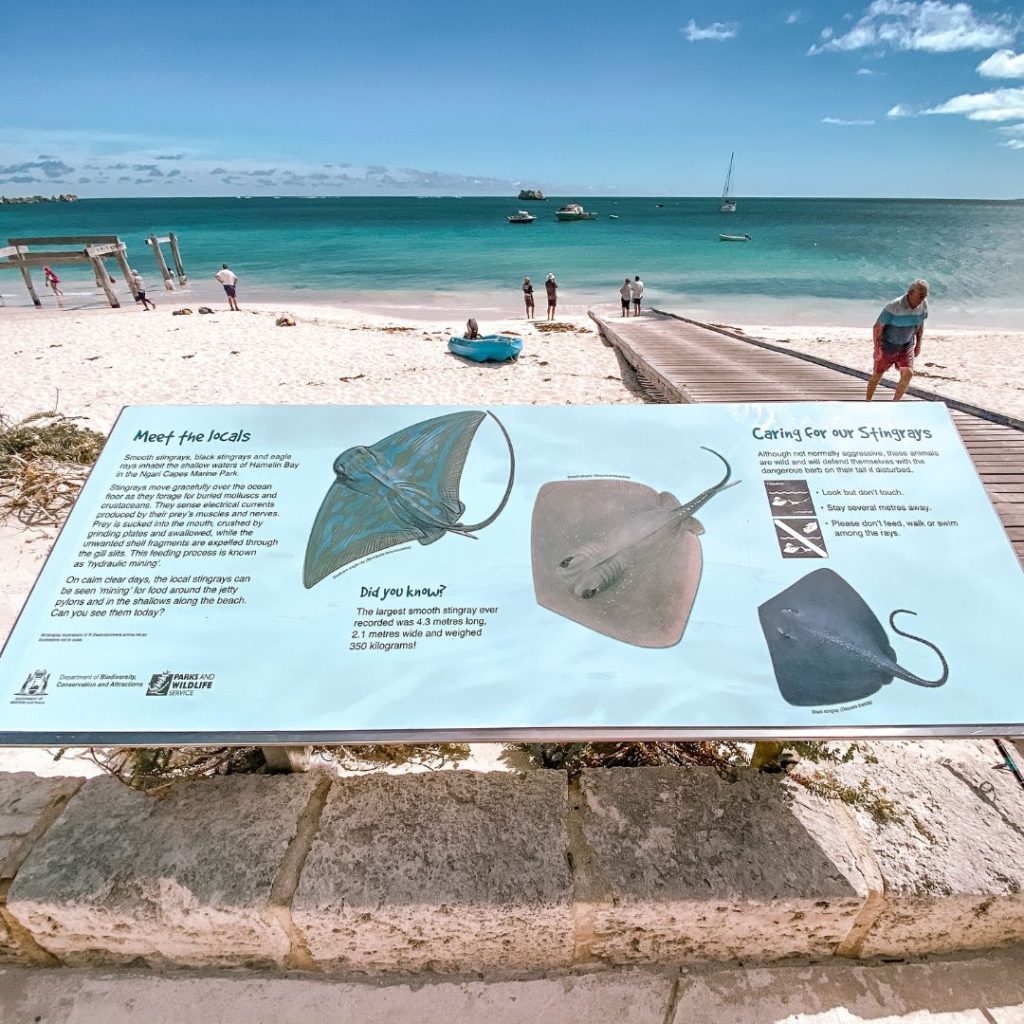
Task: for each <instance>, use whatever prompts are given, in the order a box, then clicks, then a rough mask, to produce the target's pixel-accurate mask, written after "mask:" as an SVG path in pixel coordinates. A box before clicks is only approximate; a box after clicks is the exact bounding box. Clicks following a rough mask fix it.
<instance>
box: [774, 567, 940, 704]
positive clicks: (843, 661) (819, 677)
mask: <svg viewBox="0 0 1024 1024" xmlns="http://www.w3.org/2000/svg"><path fill="white" fill-rule="evenodd" d="M757 614H758V616H759V618H760V619H761V628H762V629H763V630H764V638H765V640H766V641H767V643H768V652H769V654H770V655H771V658H772V666H773V667H774V669H775V680H776V682H777V683H778V684H779V690H780V692H781V693H782V696H783V697H784V698H785V700H786V701H788V702H789V703H790V704H798V705H802V706H806V705H811V704H846V703H848V702H850V701H856V700H863V699H864V698H865V697H870V696H871V695H872V694H873V693H877V692H878V691H879V690H880V689H881V688H882V687H883V686H886V685H888V684H889V683H891V682H892V681H893V679H894V678H899V679H904V680H906V681H907V682H908V683H914V684H915V685H917V686H928V687H936V686H942V685H943V683H945V682H946V679H947V678H948V677H949V666H948V665H947V664H946V659H945V657H944V656H943V654H942V651H940V650H939V649H938V647H936V646H935V644H933V643H931V642H930V641H929V640H925V639H923V638H922V637H919V636H914V634H913V633H905V632H904V631H903V630H902V629H900V628H899V626H897V625H896V621H895V620H896V616H897V615H901V614H903V615H916V614H917V613H916V612H912V611H909V610H908V609H906V608H898V609H896V610H895V611H894V612H892V613H891V614H890V615H889V625H890V627H891V628H892V630H893V632H895V633H897V634H898V635H899V636H903V637H906V638H907V639H908V640H916V641H918V643H922V644H924V645H925V646H926V647H930V648H931V649H932V650H933V651H934V652H935V653H936V654H937V655H938V656H939V661H940V662H942V675H941V677H940V678H938V679H934V680H928V679H922V678H921V677H920V676H916V675H914V674H913V672H908V671H907V670H906V669H905V668H901V667H900V665H898V664H897V662H896V652H895V651H894V650H893V649H892V645H891V644H890V643H889V638H888V636H887V635H886V632H885V630H884V629H883V628H882V624H881V623H880V622H879V621H878V619H877V618H876V617H875V614H874V612H872V610H871V609H870V608H869V607H868V606H867V604H866V603H865V601H864V599H863V598H862V597H861V596H860V594H858V593H857V591H856V590H854V589H853V587H851V586H850V584H849V583H847V582H846V580H844V579H843V578H842V576H840V575H839V574H838V573H835V572H833V571H832V570H831V569H815V571H814V572H812V573H809V574H808V575H807V576H805V577H804V578H803V579H801V580H798V581H797V582H796V583H794V584H793V585H792V586H791V587H787V588H786V589H785V590H783V591H782V592H781V593H779V594H776V595H775V597H773V598H772V599H771V600H770V601H765V603H764V604H763V605H761V607H760V608H758V610H757Z"/></svg>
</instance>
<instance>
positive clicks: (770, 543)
mask: <svg viewBox="0 0 1024 1024" xmlns="http://www.w3.org/2000/svg"><path fill="white" fill-rule="evenodd" d="M1022 664H1024V575H1022V573H1021V567H1020V565H1019V563H1018V561H1017V559H1016V557H1015V555H1014V552H1013V549H1012V547H1011V546H1010V543H1009V541H1008V539H1007V537H1006V534H1005V532H1004V530H1003V529H1002V526H1001V524H1000V522H999V520H998V518H997V517H996V514H995V512H994V510H993V508H992V506H991V504H990V503H989V501H988V498H987V496H986V494H985V491H984V489H983V487H982V485H981V482H980V481H979V479H978V477H977V474H976V472H975V470H974V467H973V465H972V464H971V461H970V458H969V457H968V455H967V453H966V451H965V449H964V447H963V444H962V442H961V440H960V438H959V435H958V434H957V431H956V429H955V428H954V426H953V424H952V422H951V421H950V419H949V416H948V413H947V411H946V409H945V407H944V406H942V405H940V404H937V403H924V402H918V403H905V404H899V405H897V404H895V403H888V404H883V403H876V404H859V403H858V404H854V403H843V404H820V403H815V404H811V403H806V404H800V403H793V404H769V405H692V406H683V405H666V406H611V407H576V406H570V407H560V408H549V407H493V408H488V407H484V406H480V407H479V408H461V407H460V408H436V407H393V406H373V407H342V406H314V407H288V406H268V407H262V406H256V407H197V406H192V407H130V408H126V409H125V410H124V411H123V412H122V414H121V416H120V418H119V419H118V422H117V424H116V426H115V428H114V430H113V432H112V434H111V437H110V439H109V441H108V442H107V445H106V447H105V448H104V451H103V454H102V456H101V457H100V459H99V461H98V462H97V464H96V467H95V468H94V470H93V472H92V474H91V476H90V478H89V481H88V483H87V484H86V486H85V488H84V490H83V492H82V494H81V496H80V497H79V500H78V502H77V504H76V506H75V508H74V510H73V512H72V514H71V516H70V519H69V520H68V523H67V525H66V526H65V528H64V530H63V531H62V533H61V535H60V537H59V538H58V540H57V543H56V545H55V547H54V550H53V553H52V554H51V556H50V558H49V559H48V561H47V563H46V565H45V567H44V569H43V571H42V573H41V575H40V577H39V579H38V581H37V583H36V586H35V587H34V589H33V591H32V594H31V595H30V597H29V600H28V602H27V604H26V606H25V608H24V610H23V612H22V614H21V616H20V618H19V620H18V622H17V624H16V626H15V629H14V631H13V633H12V635H11V637H10V638H9V640H8V642H7V644H6V646H5V648H4V650H3V653H2V655H0V687H2V694H0V701H2V703H0V742H2V743H6V744H12V743H13V744H17V743H25V744H43V743H45V744H52V743H94V744H114V743H117V744H122V743H123V744H147V743H148V744H158V743H189V742H194V743H200V742H201V743H213V742H218V743H219V742H237V743H243V742H255V743H270V742H289V743H308V742H332V741H339V742H340V741H352V742H354V741H360V740H373V741H378V740H379V741H383V740H388V741H395V740H401V741H413V740H428V739H439V738H444V739H474V738H475V739H481V740H482V739H521V740H543V739H551V740H555V739H583V738H586V739H614V738H636V739H642V738H679V739H685V738H712V737H736V738H758V737H766V738H767V737H770V738H784V737H802V738H810V737H844V736H920V735H965V734H968V735H1007V734H1015V733H1020V732H1021V731H1022V722H1024V701H1022V700H1021V696H1020V683H1019V670H1020V666H1021V665H1022Z"/></svg>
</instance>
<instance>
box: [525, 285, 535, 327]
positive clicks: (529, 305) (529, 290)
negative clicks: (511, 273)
mask: <svg viewBox="0 0 1024 1024" xmlns="http://www.w3.org/2000/svg"><path fill="white" fill-rule="evenodd" d="M523 298H524V299H526V319H527V320H532V319H533V318H534V316H536V313H535V312H534V307H533V285H532V284H530V279H529V278H528V277H524V278H523Z"/></svg>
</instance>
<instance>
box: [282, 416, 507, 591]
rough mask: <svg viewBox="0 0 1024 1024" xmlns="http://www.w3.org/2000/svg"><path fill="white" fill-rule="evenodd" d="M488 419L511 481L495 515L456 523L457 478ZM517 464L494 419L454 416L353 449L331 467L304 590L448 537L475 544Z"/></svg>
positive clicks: (309, 550)
mask: <svg viewBox="0 0 1024 1024" xmlns="http://www.w3.org/2000/svg"><path fill="white" fill-rule="evenodd" d="M487 416H490V417H491V419H493V420H494V422H495V423H496V424H497V425H498V428H499V429H500V430H501V433H502V436H503V437H504V439H505V443H506V445H507V446H508V455H509V474H508V484H507V485H506V487H505V493H504V494H503V495H502V497H501V500H500V501H499V502H498V506H497V508H495V510H494V511H493V512H492V513H491V514H490V515H489V516H488V517H487V518H486V519H483V520H481V521H480V522H478V523H472V524H467V523H463V522H460V520H461V518H462V516H463V513H464V512H465V511H466V506H465V505H464V504H463V502H462V500H461V498H460V497H459V487H460V484H461V481H462V471H463V468H464V467H465V464H466V458H467V456H468V455H469V449H470V446H471V445H472V443H473V438H474V437H475V435H476V431H477V428H478V427H479V426H480V424H481V423H482V422H483V420H484V419H485V418H486V417H487ZM515 471H516V456H515V451H514V449H513V447H512V439H511V438H510V437H509V436H508V431H507V430H506V429H505V426H504V424H503V423H502V422H501V420H499V419H498V417H497V416H495V415H494V413H490V412H488V413H483V412H456V413H449V414H448V415H445V416H437V417H435V418H434V419H430V420H423V421H422V422H420V423H414V424H412V425H411V426H408V427H405V428H404V429H402V430H399V431H397V432H396V433H394V434H390V435H389V436H388V437H385V438H382V439H381V440H380V441H378V442H377V443H376V444H372V445H357V446H355V447H353V448H348V449H346V450H345V451H343V452H342V453H341V454H340V455H339V456H338V457H337V458H336V459H335V460H334V475H335V481H334V483H333V484H332V485H331V487H330V489H329V490H328V491H327V494H326V496H325V497H324V500H323V502H322V504H321V505H320V511H319V512H317V515H316V519H315V521H314V523H313V528H312V529H311V530H310V533H309V541H308V542H307V544H306V558H305V563H304V565H303V571H302V579H303V583H304V584H305V585H306V587H307V588H309V587H312V586H314V585H315V584H316V583H319V582H320V580H322V579H323V578H324V577H325V576H328V575H330V574H331V573H332V572H335V571H336V570H338V569H340V568H341V567H342V566H344V565H347V564H348V563H349V562H354V561H356V560H357V559H360V558H365V557H366V556H367V555H372V554H374V553H375V552H378V551H384V550H385V549H387V548H390V547H394V546H395V545H397V544H405V543H408V542H409V541H418V542H419V543H420V544H433V543H434V542H435V541H437V540H440V539H441V538H442V537H443V536H444V535H445V534H446V533H454V534H460V535H461V536H463V537H469V538H470V539H475V537H474V536H473V535H474V534H475V533H476V532H478V531H479V530H483V529H484V528H485V527H487V526H490V524H491V523H493V522H494V520H495V519H497V518H498V516H499V515H501V513H502V511H503V510H504V508H505V505H506V504H507V503H508V499H509V495H510V494H511V493H512V483H513V481H514V479H515Z"/></svg>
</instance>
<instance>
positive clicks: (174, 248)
mask: <svg viewBox="0 0 1024 1024" xmlns="http://www.w3.org/2000/svg"><path fill="white" fill-rule="evenodd" d="M167 241H168V242H169V243H170V246H171V257H172V258H173V260H174V270H175V273H176V274H177V275H178V284H180V285H181V287H182V288H184V287H185V285H187V284H188V278H187V277H186V276H185V265H184V264H183V263H182V262H181V250H180V249H179V248H178V236H177V235H176V234H175V233H174V232H173V231H170V232H168V234H167Z"/></svg>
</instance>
